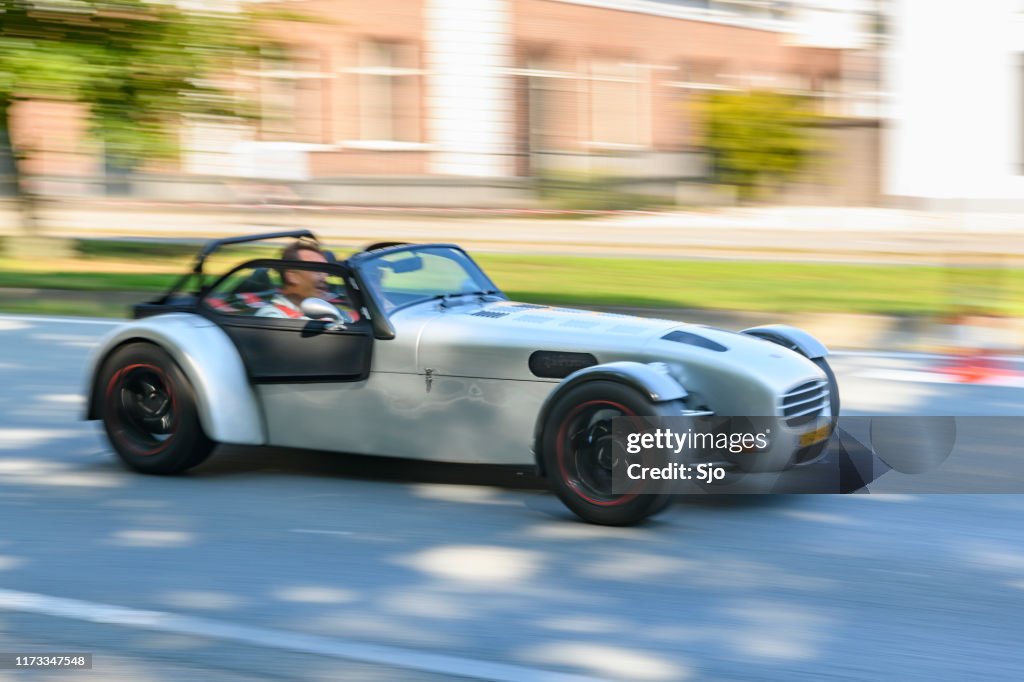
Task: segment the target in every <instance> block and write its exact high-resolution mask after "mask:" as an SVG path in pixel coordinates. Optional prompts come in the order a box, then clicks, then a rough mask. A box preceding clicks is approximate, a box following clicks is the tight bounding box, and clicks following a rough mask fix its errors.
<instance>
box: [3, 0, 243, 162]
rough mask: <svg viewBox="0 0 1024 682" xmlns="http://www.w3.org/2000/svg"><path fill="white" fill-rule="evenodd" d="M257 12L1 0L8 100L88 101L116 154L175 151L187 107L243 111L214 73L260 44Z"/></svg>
mask: <svg viewBox="0 0 1024 682" xmlns="http://www.w3.org/2000/svg"><path fill="white" fill-rule="evenodd" d="M210 5H211V6H214V3H210ZM251 21H252V17H251V16H250V15H248V14H245V13H242V12H187V11H184V10H182V9H179V8H178V7H177V6H176V5H175V4H174V3H172V2H148V1H146V0H0V105H2V104H3V103H5V102H6V103H9V102H11V101H15V100H18V99H53V100H62V101H77V102H81V103H84V104H85V105H87V107H88V110H89V122H90V127H89V130H90V132H91V133H92V134H93V135H94V137H95V138H96V139H98V140H99V141H100V142H102V144H103V147H104V150H105V152H106V154H107V157H108V159H109V160H111V161H113V162H114V163H116V164H118V165H122V166H125V167H128V166H130V165H132V163H133V162H135V161H137V160H139V159H142V158H147V157H166V156H170V155H173V154H174V153H175V151H176V145H175V144H174V130H175V128H176V127H177V125H178V124H179V123H180V116H181V115H182V114H187V113H199V114H228V115H234V114H238V113H243V112H242V108H243V105H240V104H239V103H237V98H236V96H235V95H233V94H228V93H226V92H224V91H222V90H221V89H220V88H218V87H217V86H216V84H215V83H214V82H213V81H212V80H211V77H212V76H215V74H217V73H218V72H220V71H222V70H224V69H226V68H230V67H231V65H232V63H233V61H234V60H236V59H238V58H240V57H244V56H245V55H248V54H252V53H253V52H254V50H255V47H256V46H255V43H254V35H255V31H253V30H252V29H251V27H250V23H251ZM0 110H2V111H3V112H5V111H6V107H4V106H0ZM5 124H6V121H0V127H4V128H6V127H7V126H6V125H5Z"/></svg>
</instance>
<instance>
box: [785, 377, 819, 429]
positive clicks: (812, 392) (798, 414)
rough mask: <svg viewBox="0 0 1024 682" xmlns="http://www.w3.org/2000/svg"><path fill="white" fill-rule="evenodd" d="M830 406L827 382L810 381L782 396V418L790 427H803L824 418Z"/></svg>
mask: <svg viewBox="0 0 1024 682" xmlns="http://www.w3.org/2000/svg"><path fill="white" fill-rule="evenodd" d="M828 406H829V393H828V382H827V381H808V382H807V383H805V384H800V385H799V386H797V387H796V388H794V389H793V390H792V391H790V392H789V393H787V394H785V395H784V396H782V416H783V418H784V419H785V421H786V424H788V425H789V426H802V425H803V424H807V423H808V422H811V421H813V420H814V419H815V418H816V417H821V416H824V415H825V414H826V413H827V410H828Z"/></svg>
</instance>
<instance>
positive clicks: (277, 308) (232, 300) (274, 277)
mask: <svg viewBox="0 0 1024 682" xmlns="http://www.w3.org/2000/svg"><path fill="white" fill-rule="evenodd" d="M289 273H292V274H291V275H289ZM296 273H297V274H296ZM306 273H315V274H316V275H318V276H319V277H321V278H322V279H323V285H324V289H323V290H322V291H320V292H319V293H318V294H317V297H319V298H323V299H326V300H329V301H330V302H331V303H333V304H334V305H335V307H336V308H337V309H338V311H339V313H340V314H341V315H342V316H343V320H344V323H343V324H341V325H333V324H332V323H331V321H323V320H311V319H308V318H306V317H305V316H304V315H303V314H302V313H301V311H300V310H299V308H298V305H297V302H294V301H292V300H291V298H290V297H289V294H291V293H292V292H290V291H289V290H288V289H287V287H288V286H289V283H290V282H293V281H294V278H295V277H296V276H306ZM289 277H291V279H287V278H289ZM198 307H199V311H200V312H201V314H202V315H204V316H205V317H207V318H208V319H210V320H212V321H213V322H214V323H215V324H217V325H218V326H219V327H220V328H221V329H223V330H224V332H225V333H226V334H227V335H228V336H229V337H230V338H231V340H232V342H233V343H234V344H235V347H236V348H237V349H238V353H239V355H240V356H241V358H242V361H243V363H244V364H245V368H246V371H247V373H248V375H249V379H250V380H251V381H252V382H253V383H254V384H267V383H288V384H296V383H311V382H355V381H361V380H363V379H365V378H366V377H367V376H368V374H369V371H370V361H371V353H372V349H373V333H372V329H371V326H370V324H369V322H368V321H367V320H366V319H364V317H363V313H362V312H360V311H359V310H358V308H359V307H360V306H358V303H357V302H356V301H355V300H354V299H353V291H352V290H351V289H350V287H349V286H348V281H347V273H346V271H345V270H344V268H342V267H341V266H339V265H335V264H328V263H310V262H298V261H278V260H256V261H249V262H248V263H244V264H242V265H240V266H238V267H237V268H235V269H234V270H232V271H231V272H229V273H228V274H227V275H225V276H223V277H222V278H220V279H219V280H218V281H217V282H216V283H214V284H213V286H211V287H210V288H209V290H207V291H206V292H205V293H204V295H203V296H202V297H201V298H200V301H199V306H198Z"/></svg>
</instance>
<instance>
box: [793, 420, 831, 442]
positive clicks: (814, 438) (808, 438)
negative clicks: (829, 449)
mask: <svg viewBox="0 0 1024 682" xmlns="http://www.w3.org/2000/svg"><path fill="white" fill-rule="evenodd" d="M831 429H832V425H831V424H826V425H825V426H822V427H821V428H819V429H814V430H813V431H808V432H807V433H805V434H804V435H802V436H800V447H804V446H807V445H812V444H814V443H817V442H819V441H823V440H825V439H826V438H828V436H829V431H830V430H831Z"/></svg>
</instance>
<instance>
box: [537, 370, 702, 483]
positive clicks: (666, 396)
mask: <svg viewBox="0 0 1024 682" xmlns="http://www.w3.org/2000/svg"><path fill="white" fill-rule="evenodd" d="M600 380H603V381H614V382H616V383H619V384H624V385H626V386H629V387H631V388H634V389H636V390H637V391H639V392H640V393H642V394H643V395H645V396H646V397H647V399H648V400H650V401H651V402H653V403H664V402H669V401H671V400H681V399H683V398H685V397H686V395H687V393H686V389H685V388H683V387H682V385H681V384H680V383H679V382H678V381H676V380H675V379H674V378H673V377H672V375H671V374H669V373H668V369H667V367H665V366H664V365H663V364H662V363H651V364H645V363H642V362H632V361H622V362H609V363H606V364H603V365H592V366H590V367H585V368H583V369H580V370H577V371H575V372H573V373H572V374H570V375H569V376H567V377H566V378H565V379H562V381H561V383H559V384H558V386H557V387H556V388H555V390H553V391H552V392H551V393H550V394H549V395H548V397H547V398H545V400H544V404H543V405H541V408H540V412H539V413H538V414H537V421H536V423H535V425H534V427H533V456H534V459H535V460H536V462H537V471H538V472H539V473H540V475H542V476H543V475H545V472H544V464H543V462H541V459H540V452H541V438H542V437H543V434H544V422H546V421H547V418H548V413H549V412H550V411H551V407H552V406H553V405H554V404H555V402H556V401H557V400H558V398H559V397H561V396H562V395H563V394H564V393H565V392H566V391H568V390H571V389H572V388H573V387H575V386H579V385H580V384H584V383H586V382H588V381H600Z"/></svg>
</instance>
